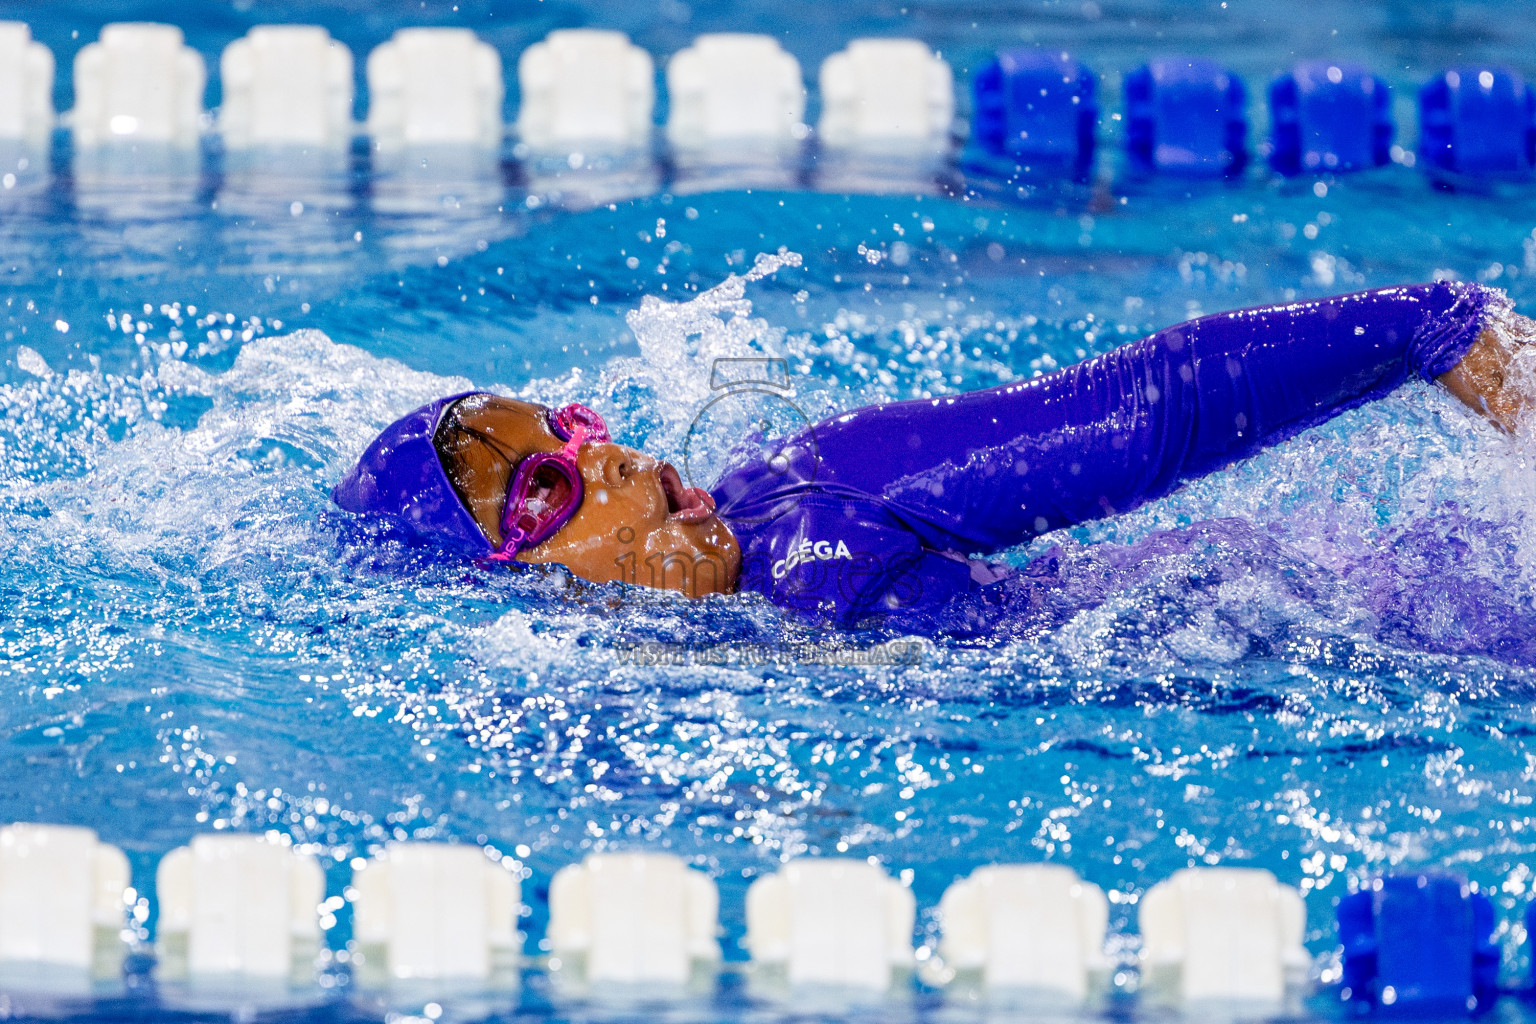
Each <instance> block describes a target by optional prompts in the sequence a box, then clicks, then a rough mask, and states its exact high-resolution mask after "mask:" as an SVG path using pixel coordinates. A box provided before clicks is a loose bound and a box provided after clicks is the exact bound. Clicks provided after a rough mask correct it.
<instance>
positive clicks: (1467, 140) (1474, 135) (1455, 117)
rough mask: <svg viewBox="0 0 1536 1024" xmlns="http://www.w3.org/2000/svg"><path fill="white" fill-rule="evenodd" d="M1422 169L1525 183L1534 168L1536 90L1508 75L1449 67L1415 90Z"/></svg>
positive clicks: (1499, 71)
mask: <svg viewBox="0 0 1536 1024" xmlns="http://www.w3.org/2000/svg"><path fill="white" fill-rule="evenodd" d="M1419 157H1420V158H1421V159H1422V160H1423V161H1424V166H1425V170H1426V171H1429V172H1430V173H1431V174H1435V173H1437V172H1438V173H1440V174H1448V175H1458V176H1465V177H1479V178H1527V177H1529V176H1530V175H1531V171H1532V168H1533V166H1536V89H1532V88H1530V86H1528V85H1527V84H1526V82H1525V79H1523V78H1521V77H1520V76H1519V75H1517V74H1515V73H1514V72H1513V71H1509V70H1507V69H1501V68H1488V67H1478V66H1472V67H1460V68H1453V69H1451V70H1449V71H1447V72H1445V73H1444V74H1442V75H1440V76H1438V77H1436V78H1433V79H1431V80H1430V81H1429V82H1428V83H1426V84H1425V86H1424V88H1422V89H1421V90H1419Z"/></svg>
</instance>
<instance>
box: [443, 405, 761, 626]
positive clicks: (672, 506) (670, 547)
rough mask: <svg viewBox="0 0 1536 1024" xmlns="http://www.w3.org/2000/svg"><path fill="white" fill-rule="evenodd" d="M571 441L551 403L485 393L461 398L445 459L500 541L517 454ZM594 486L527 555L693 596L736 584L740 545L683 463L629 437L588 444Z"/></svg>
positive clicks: (592, 576) (587, 485)
mask: <svg viewBox="0 0 1536 1024" xmlns="http://www.w3.org/2000/svg"><path fill="white" fill-rule="evenodd" d="M563 446H564V442H562V441H561V440H560V438H559V437H557V436H556V435H555V433H554V432H553V431H552V430H550V429H549V425H548V423H547V421H546V419H545V416H544V410H543V409H542V408H541V407H539V406H535V405H530V404H528V403H524V402H514V401H512V400H510V399H504V398H497V397H494V396H489V395H476V396H472V397H470V398H467V399H465V400H464V401H462V402H460V403H459V404H458V405H456V406H455V407H454V409H453V410H452V412H451V413H450V415H449V417H448V418H447V420H446V421H445V423H444V426H443V428H442V429H440V430H439V432H438V448H439V451H440V452H442V454H443V463H444V468H445V469H447V471H448V476H449V479H451V480H452V481H453V483H454V487H455V488H456V489H457V490H458V492H459V495H460V497H462V498H463V499H464V503H465V506H466V507H467V508H468V509H469V511H470V514H471V515H473V516H474V518H475V522H476V523H478V524H479V526H480V529H481V531H482V532H484V533H485V535H486V536H487V537H489V538H490V540H491V542H492V543H493V544H498V545H499V544H500V543H501V512H502V506H503V505H504V504H505V501H506V497H507V486H508V484H509V482H510V480H511V477H512V474H513V472H514V471H515V468H516V463H517V462H518V461H519V460H520V459H522V458H523V457H525V456H527V455H530V454H533V453H534V452H554V451H559V450H560V449H561V448H562V447H563ZM576 466H577V468H578V469H579V470H580V471H581V479H582V486H583V488H584V489H585V494H584V496H583V498H582V502H581V507H580V508H579V509H578V510H577V512H576V514H575V515H574V516H572V517H571V519H570V521H569V522H567V523H566V524H565V525H564V526H562V527H561V528H560V530H559V532H557V533H556V534H555V535H554V536H553V537H551V538H549V540H547V541H545V542H544V543H543V544H540V545H539V546H538V547H536V548H531V549H529V550H527V551H524V552H521V553H520V554H519V555H518V556H517V559H518V561H520V562H558V563H560V564H562V565H565V566H566V567H567V568H569V569H570V570H571V571H572V572H574V573H576V575H578V576H581V577H583V578H584V579H589V580H592V581H594V582H598V583H607V582H612V581H623V582H628V583H639V584H642V585H646V586H653V587H662V588H665V589H668V590H678V591H681V592H683V593H685V594H687V595H688V596H689V597H702V596H703V595H705V594H715V593H731V592H733V591H735V589H736V583H737V579H738V577H739V576H740V574H741V547H740V545H738V544H737V543H736V538H735V537H734V536H733V535H732V534H731V531H730V529H729V528H727V527H726V525H725V524H724V523H723V522H721V521H720V518H719V517H718V516H716V515H715V513H714V502H713V500H711V499H710V498H709V496H708V495H707V494H705V493H704V492H702V491H700V490H697V489H693V488H685V487H684V486H683V484H682V480H681V479H680V477H679V476H678V472H677V470H676V469H674V468H672V466H671V465H669V464H668V463H665V462H659V461H657V460H656V459H653V458H651V457H650V456H649V455H646V454H645V453H644V452H639V451H636V450H635V449H633V448H628V447H625V446H624V445H619V444H612V443H604V444H586V445H582V447H581V449H580V451H579V452H578V453H577V456H576Z"/></svg>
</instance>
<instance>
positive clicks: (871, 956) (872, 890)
mask: <svg viewBox="0 0 1536 1024" xmlns="http://www.w3.org/2000/svg"><path fill="white" fill-rule="evenodd" d="M915 916H916V903H915V901H914V900H913V897H912V891H911V890H910V889H908V888H907V887H906V886H904V885H902V884H901V883H900V882H897V881H896V880H895V879H893V878H891V877H890V876H889V875H887V874H886V873H885V871H884V870H882V869H881V868H880V867H878V866H877V865H875V864H871V863H869V862H868V861H862V860H853V859H842V858H832V857H829V858H819V857H803V858H801V859H799V860H792V861H790V862H789V863H788V864H786V865H784V867H783V868H782V869H780V870H779V872H778V873H777V874H773V875H767V876H765V877H762V878H759V879H758V880H757V881H755V882H753V883H752V885H751V887H750V888H749V889H748V890H747V939H746V942H747V948H748V949H749V950H750V951H751V954H752V960H753V962H754V964H756V965H758V966H759V967H761V968H765V969H766V972H772V974H774V975H778V974H780V973H782V978H783V981H784V982H785V983H787V985H788V986H789V987H790V988H791V989H793V988H799V987H803V986H830V987H837V988H844V989H863V990H866V991H869V992H884V991H886V990H888V989H890V988H891V987H892V985H893V983H895V982H896V981H897V980H898V978H899V977H900V976H902V975H905V974H907V973H909V972H910V971H911V970H912V967H913V962H914V952H913V949H912V927H913V921H914V918H915ZM766 972H765V973H766ZM770 984H771V982H770Z"/></svg>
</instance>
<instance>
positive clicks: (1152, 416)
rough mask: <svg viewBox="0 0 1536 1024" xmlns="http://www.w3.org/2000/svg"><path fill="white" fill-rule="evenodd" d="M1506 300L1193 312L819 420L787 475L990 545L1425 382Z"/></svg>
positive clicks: (1426, 297)
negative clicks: (961, 384)
mask: <svg viewBox="0 0 1536 1024" xmlns="http://www.w3.org/2000/svg"><path fill="white" fill-rule="evenodd" d="M1504 303H1505V300H1503V298H1502V296H1501V295H1500V294H1499V293H1497V292H1494V291H1492V290H1490V289H1486V288H1482V287H1480V286H1478V285H1463V284H1447V283H1441V284H1433V285H1412V286H1405V287H1399V288H1384V289H1379V290H1377V291H1371V292H1359V293H1356V294H1353V295H1343V296H1338V297H1335V298H1330V299H1323V300H1319V301H1316V302H1298V303H1291V304H1287V305H1283V306H1270V307H1264V308H1260V309H1249V310H1240V311H1237V312H1233V313H1223V314H1219V315H1215V316H1208V317H1202V318H1200V319H1198V320H1193V321H1190V322H1188V323H1184V324H1179V325H1177V326H1174V327H1170V328H1167V329H1166V330H1162V331H1159V332H1158V333H1156V334H1154V335H1151V336H1150V337H1147V338H1144V339H1142V340H1141V341H1138V342H1134V343H1132V344H1130V345H1125V346H1122V347H1121V348H1118V349H1115V350H1114V351H1112V352H1109V353H1106V354H1104V355H1102V356H1099V357H1097V358H1094V359H1090V360H1087V361H1085V362H1083V363H1079V364H1077V365H1076V366H1072V367H1068V368H1067V369H1065V370H1061V371H1059V372H1057V373H1053V374H1050V375H1049V376H1045V377H1038V378H1035V379H1033V380H1028V381H1023V382H1021V383H1018V384H1010V385H1005V386H1003V387H999V388H992V389H989V390H986V391H978V392H972V393H970V394H965V395H956V396H953V397H947V398H939V399H933V400H929V401H918V402H897V403H891V404H889V405H884V406H874V407H869V408H865V409H859V410H856V411H854V412H851V413H848V414H846V415H843V416H839V417H835V418H833V419H830V420H827V421H824V422H823V423H820V424H818V425H817V426H815V427H814V428H812V433H813V434H814V444H802V445H801V446H800V449H799V450H801V451H803V452H808V453H809V452H813V453H814V456H815V457H814V459H811V458H809V456H802V457H801V460H800V461H801V462H803V463H805V464H804V465H800V464H798V463H797V465H796V466H795V467H794V472H795V473H797V474H798V475H799V476H800V477H801V478H803V479H811V480H814V481H816V483H817V484H818V485H819V486H823V487H828V488H846V489H848V490H851V491H855V492H859V493H864V494H868V495H871V496H877V497H879V498H880V499H881V500H882V501H883V502H885V503H886V506H887V508H888V509H889V510H890V511H891V512H892V514H893V515H894V516H896V517H897V518H899V519H900V520H901V521H903V522H905V523H907V524H909V525H910V526H911V527H912V528H913V529H914V530H916V531H917V532H918V534H919V535H920V536H921V538H922V539H923V541H924V543H926V544H928V545H930V546H932V547H937V548H946V549H951V550H958V551H964V552H968V553H986V552H995V551H999V550H1002V549H1004V548H1008V547H1012V546H1014V545H1017V544H1021V543H1024V542H1027V541H1029V540H1030V539H1031V538H1033V537H1034V536H1035V535H1037V534H1039V533H1044V532H1046V531H1049V530H1055V529H1058V528H1060V527H1063V526H1069V525H1072V524H1075V523H1080V522H1084V521H1086V520H1091V519H1097V518H1101V517H1103V516H1106V515H1110V514H1112V513H1116V512H1121V511H1125V510H1127V509H1130V508H1134V507H1136V506H1137V505H1140V504H1143V503H1144V502H1147V501H1150V500H1152V499H1155V498H1158V497H1161V496H1163V495H1165V494H1167V493H1168V492H1169V491H1171V490H1173V489H1174V488H1175V487H1177V486H1178V485H1179V484H1180V483H1181V482H1183V481H1186V480H1189V479H1193V478H1195V477H1199V476H1202V475H1204V474H1206V473H1210V472H1212V471H1214V470H1217V469H1220V468H1222V467H1224V466H1227V465H1230V464H1231V463H1233V462H1235V461H1237V460H1238V459H1241V458H1243V457H1244V456H1247V455H1249V454H1252V453H1253V452H1255V451H1257V450H1258V449H1259V448H1261V447H1263V446H1265V445H1270V444H1274V443H1277V442H1279V441H1281V440H1284V439H1286V438H1288V437H1291V436H1293V435H1294V434H1297V433H1299V432H1300V431H1302V430H1304V429H1306V428H1307V427H1310V426H1313V425H1315V424H1318V423H1321V422H1323V421H1324V420H1327V419H1329V418H1331V417H1333V416H1335V415H1337V414H1338V413H1340V412H1342V411H1344V410H1346V409H1350V408H1353V407H1355V406H1358V405H1360V404H1362V403H1364V402H1368V401H1371V400H1373V399H1376V398H1380V397H1382V396H1384V395H1386V394H1388V393H1389V392H1391V391H1392V390H1393V389H1394V388H1396V387H1398V386H1399V385H1401V384H1402V383H1403V382H1404V381H1406V380H1408V379H1409V378H1410V377H1411V376H1418V377H1421V378H1423V379H1425V380H1433V379H1434V378H1435V377H1436V376H1438V375H1439V374H1441V373H1444V372H1446V371H1447V370H1449V369H1451V368H1452V367H1454V366H1455V365H1456V363H1457V362H1458V361H1460V359H1461V357H1462V355H1464V354H1465V353H1466V350H1467V349H1468V348H1469V347H1470V346H1471V344H1472V342H1473V341H1474V340H1476V337H1477V335H1478V332H1479V330H1480V329H1481V328H1482V327H1483V326H1485V325H1486V323H1487V321H1488V318H1489V317H1490V315H1492V314H1493V313H1495V312H1496V311H1497V309H1498V308H1500V307H1501V306H1502V305H1503V304H1504Z"/></svg>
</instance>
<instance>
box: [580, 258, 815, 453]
mask: <svg viewBox="0 0 1536 1024" xmlns="http://www.w3.org/2000/svg"><path fill="white" fill-rule="evenodd" d="M800 263H801V258H800V254H799V253H795V252H789V251H787V250H785V251H782V252H779V253H777V254H769V253H759V254H758V256H757V260H756V261H755V262H754V263H753V265H752V269H751V270H749V271H747V272H746V273H745V274H731V275H729V276H728V277H726V279H725V280H724V281H721V282H720V283H719V284H717V285H715V286H714V287H713V288H710V289H708V290H707V291H703V292H700V293H699V294H698V295H697V296H695V297H694V298H692V299H690V300H688V301H687V302H667V301H665V300H663V299H658V298H657V297H655V296H654V295H647V296H645V298H644V299H642V300H641V302H640V308H639V309H636V310H632V311H630V313H629V314H628V315H627V316H626V317H625V320H626V321H627V322H628V324H629V329H630V330H631V331H633V332H634V334H635V341H636V342H638V343H639V346H640V359H639V362H638V364H636V363H633V362H631V361H629V360H620V361H617V362H616V363H615V364H614V365H613V366H611V367H610V368H609V372H608V373H607V374H605V377H608V378H609V379H614V377H615V374H617V375H618V376H619V377H630V378H632V379H633V380H635V381H639V382H643V383H645V384H648V385H649V386H651V387H652V388H654V389H655V391H656V392H657V393H658V394H660V395H664V396H666V399H667V401H666V402H665V403H664V404H662V406H661V408H660V409H659V410H658V411H659V414H660V417H661V433H660V435H659V439H660V440H661V442H662V444H664V445H672V444H675V443H676V441H677V439H678V438H679V437H680V436H681V434H682V433H683V431H684V430H686V429H687V427H688V424H689V423H690V422H691V421H692V419H693V417H694V415H695V414H696V413H697V411H698V409H699V407H700V406H702V405H703V404H704V403H705V402H707V401H708V400H709V398H710V371H711V368H712V366H713V364H714V361H715V360H716V359H722V358H745V357H749V356H754V355H764V354H768V355H777V354H779V350H780V347H781V345H782V342H783V339H784V329H783V328H781V327H775V326H773V325H771V324H769V323H768V321H766V320H764V319H762V318H759V317H753V316H752V303H751V302H750V301H749V300H748V299H747V298H746V291H747V285H748V284H750V283H752V282H754V281H761V280H762V279H763V278H765V277H768V276H770V275H772V274H775V273H777V272H778V271H779V270H780V269H782V268H784V267H798V266H800Z"/></svg>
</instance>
